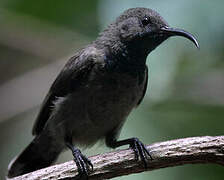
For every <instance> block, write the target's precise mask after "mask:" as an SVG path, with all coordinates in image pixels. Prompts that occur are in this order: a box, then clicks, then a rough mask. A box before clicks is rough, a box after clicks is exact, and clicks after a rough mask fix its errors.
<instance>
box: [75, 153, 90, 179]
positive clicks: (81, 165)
mask: <svg viewBox="0 0 224 180" xmlns="http://www.w3.org/2000/svg"><path fill="white" fill-rule="evenodd" d="M72 154H73V156H74V161H75V163H76V165H77V168H78V172H79V177H80V178H82V179H88V174H89V169H90V167H91V171H92V170H93V164H92V163H91V161H90V160H89V159H88V158H87V157H86V156H84V155H83V154H82V153H81V151H80V150H79V149H73V151H72Z"/></svg>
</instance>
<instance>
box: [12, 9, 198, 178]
mask: <svg viewBox="0 0 224 180" xmlns="http://www.w3.org/2000/svg"><path fill="white" fill-rule="evenodd" d="M173 36H182V37H185V38H187V39H189V40H190V41H192V42H193V43H194V45H195V46H196V47H198V48H199V44H198V42H197V40H196V38H195V37H194V36H193V35H192V34H190V33H189V32H187V31H185V30H182V29H179V28H172V27H170V26H169V25H168V23H167V22H166V21H165V19H164V18H163V17H162V16H161V15H159V13H157V12H156V11H154V10H152V9H149V8H145V7H137V8H130V9H127V10H125V11H124V12H123V13H122V14H121V15H120V16H118V17H117V18H116V19H115V21H114V22H112V23H111V24H109V25H108V26H107V27H106V28H105V30H103V31H102V32H101V33H99V35H98V37H97V38H96V40H95V41H93V42H91V43H90V44H88V45H87V46H85V47H84V48H82V49H81V50H79V51H78V52H77V53H75V55H74V56H72V57H71V58H70V59H69V60H68V62H67V63H66V64H65V66H64V67H63V69H62V70H61V72H60V73H59V75H58V76H57V77H56V79H55V81H54V82H53V84H52V86H51V87H50V89H49V92H48V93H47V95H46V97H45V99H44V101H43V103H42V106H41V108H40V112H39V114H38V116H37V118H36V121H35V123H34V126H33V131H32V134H33V135H34V139H33V140H32V142H31V143H30V144H29V145H28V146H27V147H26V148H25V150H23V151H22V153H21V154H19V155H18V156H17V157H16V158H15V159H14V160H12V162H11V163H10V165H9V167H8V177H10V178H11V177H15V176H19V175H23V174H26V173H29V172H32V171H35V170H38V169H41V168H44V167H48V166H50V165H51V164H52V163H53V162H55V160H56V159H57V157H58V156H59V154H60V153H61V152H62V151H64V150H66V149H70V150H71V152H72V155H73V157H74V162H75V164H76V165H77V168H78V174H79V176H80V178H84V179H85V178H86V179H87V178H88V176H89V174H90V172H91V170H92V169H93V164H92V162H91V161H90V160H89V159H88V157H86V156H85V155H84V154H82V152H81V151H80V149H79V148H78V147H88V148H90V147H91V146H92V145H94V144H95V143H96V142H97V141H99V140H103V141H104V142H105V144H106V146H108V147H109V148H117V147H120V146H123V145H129V147H130V148H131V149H132V150H133V152H134V154H135V158H136V160H139V162H140V163H141V164H142V165H143V166H144V167H146V168H147V165H148V163H149V162H150V160H151V159H152V156H151V154H150V151H149V150H147V149H146V147H145V145H144V144H143V143H142V142H141V141H140V140H139V139H138V138H136V137H133V138H128V139H124V140H118V138H119V134H120V131H121V128H122V126H123V125H124V123H125V120H126V119H127V117H128V115H129V114H130V112H131V111H132V110H133V109H134V108H136V107H138V106H139V104H140V103H141V102H142V100H143V98H144V96H145V93H146V89H147V83H148V67H147V65H146V59H147V56H148V54H150V53H151V52H152V51H153V50H154V49H155V48H156V47H158V46H159V45H160V44H161V43H163V42H164V41H165V40H167V39H168V38H170V37H173Z"/></svg>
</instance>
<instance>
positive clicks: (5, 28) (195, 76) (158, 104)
mask: <svg viewBox="0 0 224 180" xmlns="http://www.w3.org/2000/svg"><path fill="white" fill-rule="evenodd" d="M130 7H148V8H152V9H155V10H157V11H158V12H159V13H160V14H161V15H162V16H163V17H164V18H165V19H166V20H167V21H168V23H169V24H170V25H171V26H173V27H179V28H183V29H185V30H187V31H189V32H191V33H192V34H194V35H195V36H196V37H197V39H198V41H199V43H200V51H198V50H197V49H196V48H195V47H194V46H193V44H192V43H191V42H190V41H188V40H186V39H183V38H179V37H178V38H171V39H169V40H168V41H166V42H165V43H163V44H162V45H161V46H160V47H158V48H157V49H156V50H155V51H153V53H151V54H150V56H149V57H148V61H147V63H148V65H149V68H150V71H149V86H148V90H147V94H146V97H145V99H144V101H143V103H142V104H141V105H140V106H139V108H138V109H136V110H134V111H133V112H132V114H131V115H130V116H129V118H128V120H127V122H126V124H125V125H124V128H123V130H122V133H121V137H120V138H121V139H123V138H127V137H132V136H137V137H139V138H140V139H141V140H142V141H143V142H145V143H146V144H150V143H153V142H158V141H165V140H169V139H174V138H183V137H190V136H203V135H222V134H223V127H224V120H223V116H224V71H223V70H224V58H223V56H224V33H223V32H224V31H223V29H224V21H223V17H224V11H223V7H224V1H222V0H213V1H209V0H198V1H195V0H188V1H184V0H168V1H162V0H122V1H119V0H95V1H93V0H88V1H87V0H86V1H82V0H75V1H74V0H67V1H60V0H39V1H30V0H1V1H0V27H1V28H0V146H1V147H0V167H1V168H0V179H3V178H4V176H5V174H6V169H7V165H8V163H9V162H10V160H11V159H12V158H13V157H14V156H15V155H16V154H18V153H19V152H21V151H22V149H23V148H24V147H25V146H26V145H27V144H28V143H29V142H30V141H31V139H32V135H31V129H32V125H33V122H34V120H35V118H36V116H37V113H38V110H39V107H40V104H41V102H42V100H43V98H44V96H45V95H46V93H47V91H48V89H49V87H50V85H51V83H52V81H53V80H54V79H55V77H56V75H57V74H58V73H59V71H60V69H61V68H62V67H63V65H64V64H65V62H66V60H67V59H68V58H69V57H70V56H72V55H73V54H74V53H75V52H76V51H78V49H80V48H81V47H83V46H85V45H86V44H88V43H89V42H91V41H92V40H94V39H95V38H96V37H97V35H98V33H99V31H101V30H102V29H103V28H104V27H105V26H106V25H108V24H109V23H110V22H111V21H113V20H114V19H115V17H117V16H118V15H119V14H120V13H121V12H123V11H124V10H125V9H127V8H130ZM106 151H111V149H108V148H105V146H101V145H100V144H97V145H96V146H94V147H93V148H91V149H89V150H86V151H85V153H86V154H88V155H94V154H98V153H102V152H106ZM71 159H72V155H71V153H70V152H65V153H64V154H62V155H61V156H60V158H59V160H58V162H64V161H67V160H71ZM115 179H130V180H132V179H139V180H144V179H145V180H146V179H153V180H163V179H166V180H179V179H182V180H188V179H191V180H194V179H195V180H210V179H213V180H219V179H220V180H223V179H224V168H223V167H221V166H218V165H185V166H180V167H172V168H166V169H160V170H156V171H152V172H146V173H141V174H135V175H129V176H124V177H120V178H115Z"/></svg>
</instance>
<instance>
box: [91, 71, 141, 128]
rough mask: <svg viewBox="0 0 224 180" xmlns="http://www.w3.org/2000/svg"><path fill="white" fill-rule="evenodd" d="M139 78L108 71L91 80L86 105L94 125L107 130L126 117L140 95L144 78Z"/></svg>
mask: <svg viewBox="0 0 224 180" xmlns="http://www.w3.org/2000/svg"><path fill="white" fill-rule="evenodd" d="M144 79H145V78H144ZM139 80H140V78H139V77H138V76H131V75H128V74H126V73H109V74H104V75H103V76H99V77H97V78H96V79H95V80H94V81H93V82H92V85H91V86H90V87H89V89H90V91H91V94H90V95H89V98H88V105H87V107H88V116H89V118H90V119H91V121H93V122H94V124H95V125H96V127H100V128H102V127H103V128H104V129H105V131H108V129H111V128H113V127H115V126H117V125H118V124H120V123H122V122H123V121H124V120H125V119H126V117H127V116H128V114H129V113H130V112H131V110H132V109H133V108H134V107H135V106H136V104H137V103H138V101H139V99H140V98H141V96H142V93H143V89H144V81H145V80H144V81H142V82H141V83H139Z"/></svg>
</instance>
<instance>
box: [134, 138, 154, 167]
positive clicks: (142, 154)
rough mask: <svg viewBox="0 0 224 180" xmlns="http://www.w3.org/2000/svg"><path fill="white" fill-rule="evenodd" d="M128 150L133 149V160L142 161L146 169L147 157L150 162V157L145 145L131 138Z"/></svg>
mask: <svg viewBox="0 0 224 180" xmlns="http://www.w3.org/2000/svg"><path fill="white" fill-rule="evenodd" d="M130 148H131V149H133V151H134V154H135V159H136V160H137V161H138V160H139V159H140V160H141V161H143V163H144V167H145V168H147V156H148V157H150V159H151V160H152V156H151V155H150V153H149V151H148V150H147V149H146V147H145V145H144V144H143V143H142V142H141V141H140V140H139V139H138V138H132V139H131V143H130Z"/></svg>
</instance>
